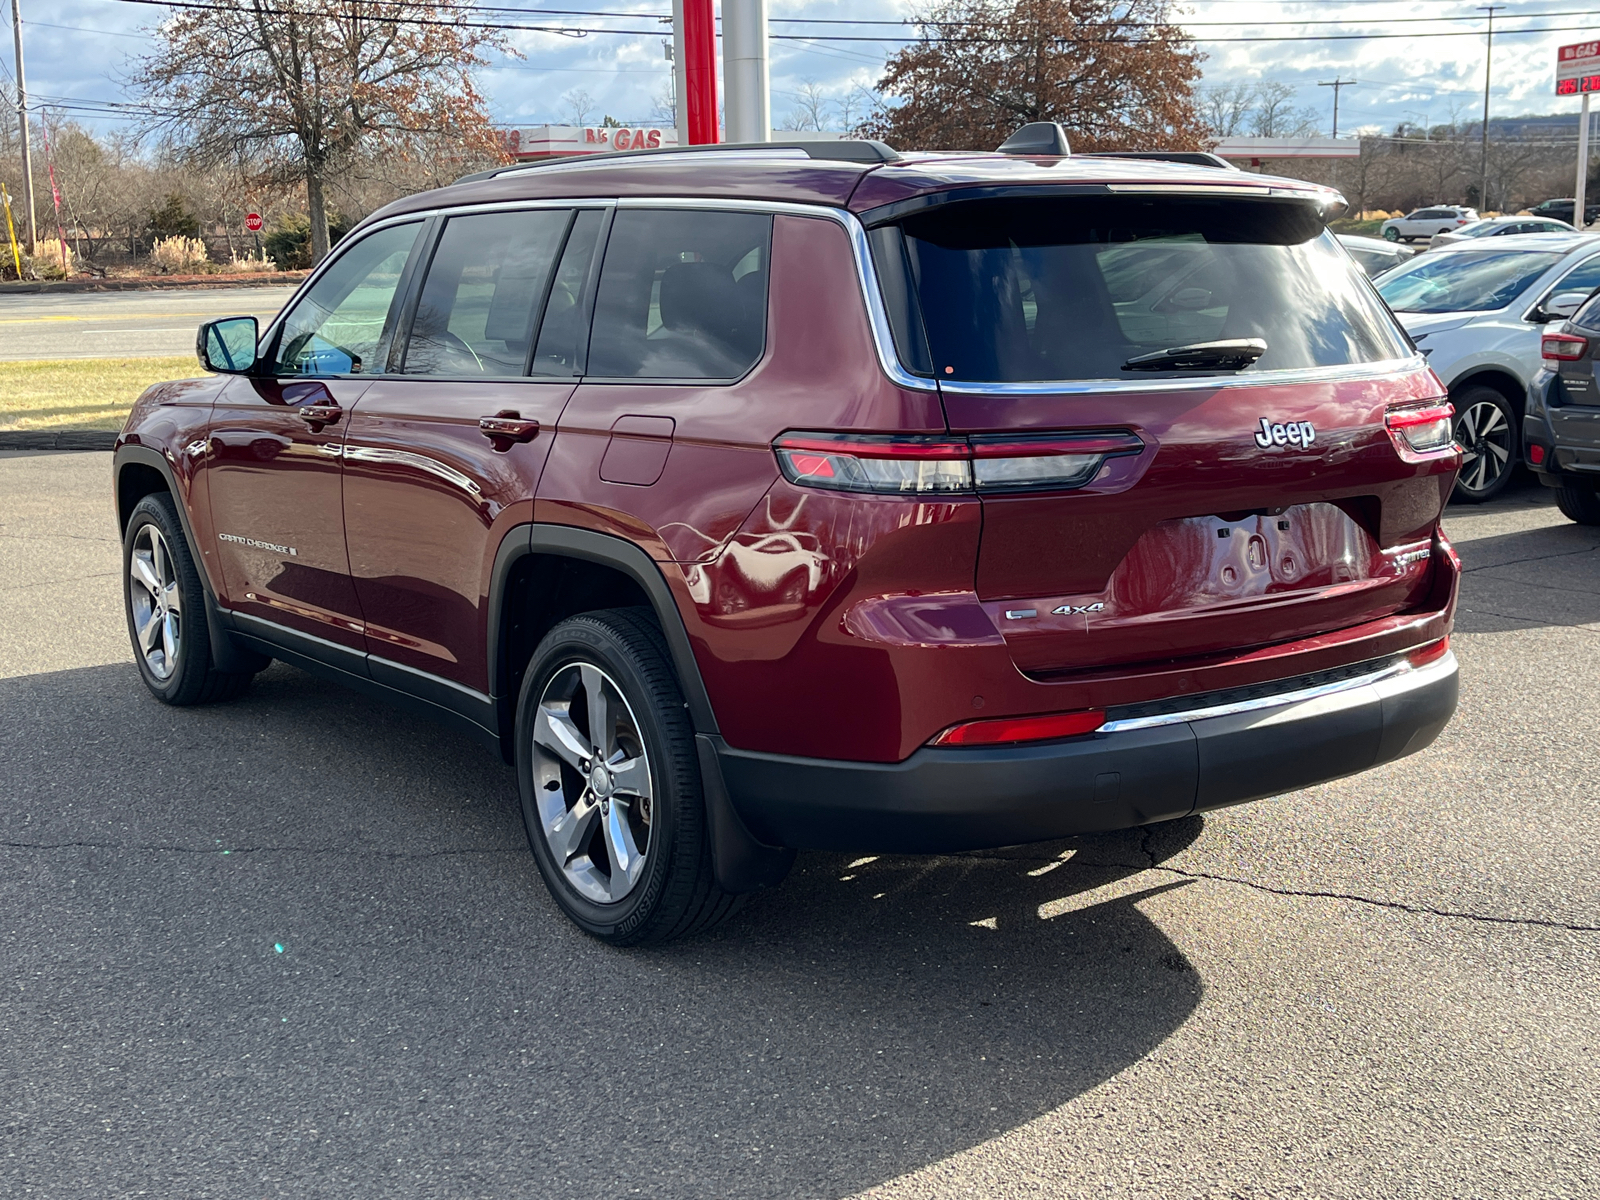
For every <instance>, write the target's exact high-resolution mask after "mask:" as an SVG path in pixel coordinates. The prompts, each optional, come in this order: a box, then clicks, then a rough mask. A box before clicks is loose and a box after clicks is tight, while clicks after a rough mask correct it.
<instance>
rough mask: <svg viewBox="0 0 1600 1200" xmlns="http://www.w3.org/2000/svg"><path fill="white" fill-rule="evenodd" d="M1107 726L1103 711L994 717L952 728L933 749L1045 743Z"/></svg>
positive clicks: (935, 740) (935, 743) (937, 739)
mask: <svg viewBox="0 0 1600 1200" xmlns="http://www.w3.org/2000/svg"><path fill="white" fill-rule="evenodd" d="M1105 723H1106V714H1105V711H1104V710H1103V709H1098V708H1091V709H1087V710H1085V711H1083V712H1069V713H1051V714H1049V715H1048V716H1043V717H993V718H991V719H989V720H987V721H968V722H967V723H966V724H964V725H952V726H951V727H950V728H949V729H946V730H945V731H944V732H943V733H941V734H940V735H939V736H938V737H936V738H934V739H933V741H932V743H930V744H931V745H934V746H999V745H1004V744H1005V743H1007V742H1043V741H1049V740H1051V739H1053V738H1066V737H1081V736H1082V735H1084V734H1086V733H1093V732H1094V731H1095V730H1096V729H1099V728H1100V726H1102V725H1104V724H1105Z"/></svg>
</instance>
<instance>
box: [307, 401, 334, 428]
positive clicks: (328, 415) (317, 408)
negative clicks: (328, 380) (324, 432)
mask: <svg viewBox="0 0 1600 1200" xmlns="http://www.w3.org/2000/svg"><path fill="white" fill-rule="evenodd" d="M296 411H297V412H298V413H299V414H300V419H301V420H302V421H304V422H305V423H306V424H307V425H309V426H311V428H312V429H321V428H322V427H323V426H324V425H332V424H333V423H334V422H335V421H337V420H338V419H339V418H340V417H342V416H343V415H344V409H342V408H340V407H339V406H338V405H337V404H303V405H301V406H300V408H298V409H297V410H296Z"/></svg>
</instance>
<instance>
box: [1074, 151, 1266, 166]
mask: <svg viewBox="0 0 1600 1200" xmlns="http://www.w3.org/2000/svg"><path fill="white" fill-rule="evenodd" d="M1079 154H1081V155H1082V156H1083V157H1085V158H1153V159H1157V160H1159V161H1162V162H1175V163H1187V164H1188V165H1189V166H1191V167H1220V168H1222V169H1223V170H1225V171H1237V170H1238V169H1239V168H1238V167H1236V166H1234V165H1233V164H1232V163H1231V162H1229V161H1228V160H1227V159H1225V158H1223V157H1222V156H1221V155H1220V154H1213V153H1211V151H1209V150H1080V151H1079Z"/></svg>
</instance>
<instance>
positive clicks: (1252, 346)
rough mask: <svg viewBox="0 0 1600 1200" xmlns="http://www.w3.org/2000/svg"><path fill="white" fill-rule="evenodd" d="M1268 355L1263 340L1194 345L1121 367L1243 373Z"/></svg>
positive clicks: (1135, 359) (1145, 356) (1143, 357)
mask: <svg viewBox="0 0 1600 1200" xmlns="http://www.w3.org/2000/svg"><path fill="white" fill-rule="evenodd" d="M1266 352H1267V344H1266V342H1264V341H1262V340H1261V339H1260V338H1233V339H1231V340H1229V341H1225V342H1195V343H1194V344H1193V345H1190V346H1170V347H1168V348H1167V349H1165V350H1157V351H1156V352H1155V353H1153V354H1139V355H1135V356H1134V357H1133V358H1130V359H1129V360H1128V361H1127V362H1125V363H1123V364H1122V369H1123V370H1124V371H1242V370H1244V369H1245V368H1246V367H1248V366H1249V365H1250V364H1251V363H1253V362H1255V361H1256V359H1258V358H1260V357H1261V356H1262V355H1263V354H1265V353H1266Z"/></svg>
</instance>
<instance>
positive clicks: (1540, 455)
mask: <svg viewBox="0 0 1600 1200" xmlns="http://www.w3.org/2000/svg"><path fill="white" fill-rule="evenodd" d="M1528 461H1529V462H1531V463H1532V464H1533V465H1534V466H1536V467H1537V466H1538V465H1539V464H1540V463H1542V462H1544V447H1543V446H1541V445H1539V443H1538V442H1529V443H1528Z"/></svg>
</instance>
